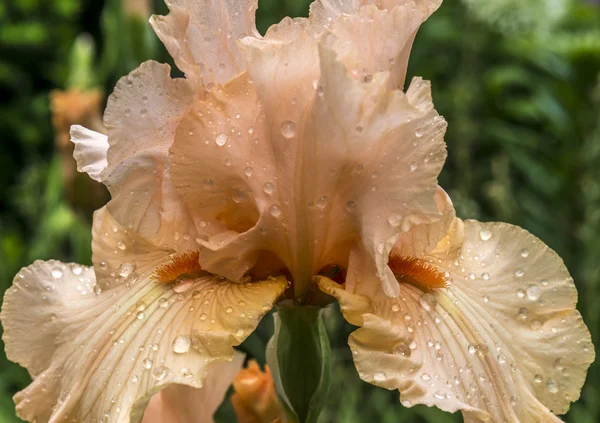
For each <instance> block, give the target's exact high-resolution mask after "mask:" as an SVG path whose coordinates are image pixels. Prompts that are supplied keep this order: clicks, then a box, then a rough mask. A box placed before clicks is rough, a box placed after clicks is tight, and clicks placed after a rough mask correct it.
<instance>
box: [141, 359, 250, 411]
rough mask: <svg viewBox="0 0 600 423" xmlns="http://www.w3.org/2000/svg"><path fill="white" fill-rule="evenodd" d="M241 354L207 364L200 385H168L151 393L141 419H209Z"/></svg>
mask: <svg viewBox="0 0 600 423" xmlns="http://www.w3.org/2000/svg"><path fill="white" fill-rule="evenodd" d="M244 357H245V356H244V354H242V353H240V352H237V351H235V352H234V356H233V360H231V361H230V362H217V363H213V364H211V365H210V366H208V373H207V375H206V379H205V380H204V386H203V387H202V388H192V387H190V386H186V385H170V386H168V387H167V388H165V389H163V390H162V391H160V392H159V393H158V394H155V395H154V396H153V397H152V399H151V400H150V403H149V404H148V407H147V408H146V411H145V413H144V418H143V420H142V423H191V422H198V423H213V422H214V420H213V414H214V413H215V411H216V410H217V408H219V405H220V404H221V403H222V402H223V399H224V398H225V394H226V393H227V390H228V389H229V387H230V386H231V382H232V381H233V379H234V378H235V376H236V374H237V372H238V371H239V370H241V368H242V365H243V364H244Z"/></svg>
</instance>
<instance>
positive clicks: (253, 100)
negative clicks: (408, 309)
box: [171, 20, 446, 297]
mask: <svg viewBox="0 0 600 423" xmlns="http://www.w3.org/2000/svg"><path fill="white" fill-rule="evenodd" d="M282 27H285V28H286V30H285V31H284V30H282V29H281V28H282ZM331 38H332V39H331V43H332V42H333V41H334V39H333V36H332V37H331ZM243 43H244V47H245V50H244V53H245V54H246V56H247V57H248V66H249V76H250V77H251V78H252V84H250V83H249V82H248V80H247V78H246V77H245V76H244V75H240V76H239V77H238V78H236V79H235V80H233V81H231V82H230V83H229V84H227V85H225V86H224V87H223V88H222V89H218V90H216V93H214V94H212V95H210V96H208V97H207V98H206V100H205V101H202V102H200V103H198V104H197V105H196V106H194V110H193V111H192V112H191V113H190V115H188V117H186V118H185V119H184V120H183V121H182V124H181V125H180V127H179V129H178V132H177V135H176V140H175V143H174V144H173V147H172V148H171V161H172V168H171V172H172V175H173V182H174V184H175V185H176V187H177V188H178V190H179V192H180V193H181V195H182V198H183V200H184V202H186V204H187V205H188V209H189V210H194V213H197V214H198V216H195V220H196V221H198V220H200V219H201V221H202V222H203V224H204V225H205V226H208V225H213V226H214V225H216V227H218V228H219V227H220V231H219V230H218V231H217V233H216V234H215V235H213V236H211V237H210V238H209V239H208V240H206V242H205V243H204V245H205V246H206V247H207V248H206V249H205V250H203V251H202V252H201V256H200V262H201V264H202V266H203V268H205V269H207V270H208V271H211V272H214V273H217V274H221V275H223V276H225V277H228V278H230V279H233V280H235V279H239V278H240V277H241V276H242V275H243V274H244V273H245V272H247V271H248V270H249V269H251V268H252V267H253V266H254V264H255V263H256V262H257V260H260V257H261V254H262V252H264V251H268V252H270V253H271V254H272V255H275V256H277V257H278V258H279V259H280V262H281V263H282V264H283V265H284V266H285V267H286V268H287V269H289V270H290V272H291V274H292V277H293V279H294V281H296V282H295V287H299V292H298V291H297V292H296V294H297V296H299V297H301V296H302V294H303V291H302V290H303V289H305V288H306V286H302V284H303V283H306V281H308V282H310V277H311V275H313V274H316V273H317V272H318V271H319V269H320V268H321V267H323V266H325V265H327V264H331V263H336V264H338V265H342V266H346V265H347V260H348V251H349V246H350V244H351V243H352V242H354V241H356V240H357V239H359V238H362V240H363V243H364V245H365V249H366V251H368V252H369V254H370V255H371V256H372V257H373V258H374V259H375V260H377V263H378V268H377V270H378V272H379V273H380V274H382V275H385V276H386V278H387V279H386V289H388V290H389V291H391V292H394V293H396V294H397V290H396V291H394V288H396V287H397V283H395V279H394V280H393V281H392V280H390V278H391V279H393V275H390V273H391V272H390V271H389V269H387V256H388V255H389V251H390V250H391V248H392V246H393V245H394V244H395V242H396V241H397V239H398V236H399V234H400V233H401V232H402V231H404V232H408V231H410V230H411V229H412V228H413V227H415V226H417V225H418V224H424V223H432V222H435V221H438V220H440V219H442V215H441V213H440V212H439V210H438V208H437V205H436V201H435V198H434V197H435V192H436V187H437V185H436V178H437V175H438V173H439V171H440V169H441V166H442V164H443V161H444V159H445V155H446V152H445V146H444V143H443V134H444V131H445V126H446V124H445V122H444V120H443V119H442V118H441V117H440V116H439V115H438V114H437V113H436V112H435V110H434V109H433V105H432V104H431V99H430V90H429V84H428V83H426V82H424V81H422V80H420V79H417V80H415V81H414V82H413V84H412V85H411V87H410V88H409V90H408V92H407V93H406V94H405V93H403V92H402V91H399V90H398V91H391V92H390V91H389V90H388V88H387V81H388V77H389V75H388V74H387V73H382V74H378V75H376V76H375V77H374V78H373V81H371V82H370V83H364V82H362V81H356V80H354V79H352V78H351V77H350V76H349V75H348V71H347V70H346V68H345V67H344V66H343V65H342V64H340V63H339V62H337V61H336V59H335V53H334V52H333V51H332V50H331V48H330V47H331V46H330V44H331V43H330V42H328V41H323V44H322V45H321V47H320V48H318V46H317V43H316V40H315V39H314V38H313V36H312V35H310V34H309V33H308V22H307V21H306V20H285V21H284V22H282V23H281V24H280V25H279V26H276V27H275V28H272V29H271V30H270V32H269V33H268V34H267V36H266V37H265V39H264V40H256V39H249V38H246V39H244V40H243ZM319 63H320V65H319ZM319 75H320V76H319ZM317 87H318V88H317ZM199 182H200V183H199ZM242 206H243V207H242ZM240 209H243V210H244V211H245V213H246V214H245V215H244V214H242V215H240V214H239V212H237V211H236V210H240ZM201 213H202V214H201ZM218 216H221V219H220V220H219V219H218ZM227 216H238V217H240V216H241V217H244V219H243V221H244V222H243V223H244V224H241V223H240V222H232V221H231V219H228V218H227ZM219 225H220V226H219ZM441 236H442V234H440V237H441ZM437 241H438V239H435V240H434V241H433V245H435V243H437ZM433 245H432V246H433ZM432 246H431V247H432Z"/></svg>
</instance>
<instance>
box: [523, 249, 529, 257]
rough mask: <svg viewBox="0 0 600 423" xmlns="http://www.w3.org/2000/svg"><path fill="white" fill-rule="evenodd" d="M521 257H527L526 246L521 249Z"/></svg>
mask: <svg viewBox="0 0 600 423" xmlns="http://www.w3.org/2000/svg"><path fill="white" fill-rule="evenodd" d="M521 257H523V258H527V257H529V250H528V249H527V248H523V249H522V250H521Z"/></svg>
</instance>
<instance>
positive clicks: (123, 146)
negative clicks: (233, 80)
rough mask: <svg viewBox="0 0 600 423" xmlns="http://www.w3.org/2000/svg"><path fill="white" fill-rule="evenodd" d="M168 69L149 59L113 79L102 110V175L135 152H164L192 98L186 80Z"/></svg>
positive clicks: (134, 154) (137, 153)
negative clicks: (105, 158)
mask: <svg viewBox="0 0 600 423" xmlns="http://www.w3.org/2000/svg"><path fill="white" fill-rule="evenodd" d="M170 73H171V68H170V66H169V65H165V64H160V63H157V62H154V61H152V60H150V61H147V62H144V63H142V64H141V65H140V67H138V68H137V69H135V70H133V71H132V72H131V73H130V74H129V75H127V76H124V77H123V78H121V79H120V80H119V82H117V85H116V86H115V90H114V91H113V93H112V94H111V95H110V97H109V98H108V104H107V106H106V111H105V113H104V126H106V129H107V131H108V143H109V144H110V148H109V150H108V168H107V169H106V170H105V172H104V174H103V175H102V176H103V179H107V178H108V177H109V176H110V174H111V173H112V172H113V170H115V169H116V168H117V167H119V166H120V165H121V163H123V162H124V161H126V160H127V159H130V158H132V157H134V156H136V155H139V154H143V153H152V152H153V153H157V154H163V155H167V152H168V150H169V147H170V146H171V144H172V143H173V134H174V133H175V129H176V128H177V125H178V124H179V121H180V120H181V118H182V117H183V116H185V114H186V113H187V110H188V109H189V107H190V106H191V104H192V100H193V91H192V89H191V87H190V85H189V83H188V81H187V80H185V79H182V78H178V79H172V78H171V76H170Z"/></svg>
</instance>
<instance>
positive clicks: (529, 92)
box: [0, 0, 600, 423]
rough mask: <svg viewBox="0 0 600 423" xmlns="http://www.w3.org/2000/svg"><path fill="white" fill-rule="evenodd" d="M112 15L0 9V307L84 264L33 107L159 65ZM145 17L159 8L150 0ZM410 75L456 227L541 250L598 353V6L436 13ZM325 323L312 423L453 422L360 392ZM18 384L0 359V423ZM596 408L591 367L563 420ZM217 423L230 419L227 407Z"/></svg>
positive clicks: (256, 346)
mask: <svg viewBox="0 0 600 423" xmlns="http://www.w3.org/2000/svg"><path fill="white" fill-rule="evenodd" d="M120 1H121V0H106V1H105V2H98V1H93V0H8V1H7V0H2V1H0V116H2V118H1V119H0V139H1V147H2V150H1V152H0V293H2V292H3V291H4V290H5V289H6V288H7V287H8V286H9V285H10V283H11V280H12V277H13V275H15V274H16V273H17V271H18V270H19V268H20V267H22V266H25V265H28V264H30V263H31V262H32V261H33V260H35V259H48V258H56V259H61V260H65V261H75V262H80V263H89V262H90V236H91V235H90V214H89V212H87V213H86V212H82V211H81V210H76V209H75V208H73V207H72V206H71V205H70V204H69V203H68V202H67V200H66V195H65V187H64V183H63V173H62V168H61V165H60V158H59V157H58V154H57V153H56V152H55V148H54V141H53V139H54V135H53V129H52V126H51V114H50V108H49V100H48V95H49V92H50V90H52V89H55V88H59V89H64V88H67V87H69V86H73V85H84V86H85V85H94V84H97V85H99V86H100V87H101V88H103V89H104V90H105V92H110V91H111V89H112V86H113V85H114V83H115V81H116V80H117V79H118V78H119V77H120V76H122V75H123V74H125V73H127V72H129V71H130V70H132V69H133V68H134V67H135V66H137V65H138V64H139V63H140V62H141V61H143V60H146V59H148V58H155V59H157V60H159V61H170V59H169V58H168V56H167V55H166V53H165V51H164V48H163V47H162V46H161V45H160V43H159V42H158V40H157V39H156V38H155V37H154V36H153V35H152V33H151V31H150V28H149V25H146V24H145V21H146V18H145V17H141V16H128V15H127V14H125V13H124V12H123V10H122V9H121V4H120ZM153 10H154V11H155V12H157V13H163V14H164V13H165V10H166V9H165V6H164V4H162V2H161V1H160V0H157V1H156V2H155V4H154V5H153ZM307 10H308V1H307V0H301V1H300V0H261V2H260V9H259V12H258V27H259V29H260V30H261V31H262V32H264V31H265V30H266V28H267V27H268V26H269V25H270V24H272V23H274V22H277V21H278V20H279V19H281V18H282V17H283V16H285V15H294V16H300V15H306V14H307ZM82 33H88V34H90V35H91V39H92V40H93V41H94V42H95V45H96V46H97V47H96V51H97V54H96V57H95V59H94V63H93V66H92V69H93V74H82V73H81V72H79V73H77V69H76V66H74V64H73V60H72V57H73V56H72V51H73V45H74V42H75V39H76V37H77V36H78V34H82ZM80 47H81V46H80ZM88 47H90V48H91V45H88ZM88 69H89V68H88ZM409 75H420V76H423V77H424V78H426V79H429V80H431V81H432V84H433V95H434V102H435V104H436V107H437V109H438V111H440V113H441V114H442V115H444V116H445V117H446V120H447V121H448V122H449V129H448V133H447V137H446V141H447V144H448V152H449V156H448V160H447V165H446V167H445V169H444V171H443V173H442V175H441V178H440V184H441V185H442V186H443V187H444V188H445V189H446V190H447V191H448V192H449V193H450V195H451V197H452V199H453V200H454V202H455V206H456V209H457V213H458V215H459V216H460V217H463V218H477V219H480V220H484V221H493V220H501V221H506V222H510V223H514V224H517V225H520V226H523V227H524V228H526V229H528V230H529V231H531V232H532V233H534V234H535V235H537V236H538V237H540V238H541V239H542V240H544V241H545V242H546V243H547V244H548V245H550V247H552V248H553V249H555V250H556V251H557V252H558V253H559V254H560V255H561V257H562V258H563V259H564V260H565V262H566V264H567V267H568V268H569V269H570V271H571V273H572V275H573V277H574V278H575V281H576V284H577V287H578V289H579V294H580V302H579V309H580V310H581V312H582V313H583V315H584V319H585V321H586V322H587V324H588V326H589V328H590V330H591V332H592V336H593V338H594V340H595V342H596V343H597V342H600V341H599V338H598V337H599V336H600V303H599V302H597V301H596V296H597V295H600V260H599V257H600V123H599V122H600V9H599V8H598V6H597V5H595V4H593V3H592V2H591V1H589V2H584V1H582V0H519V1H517V0H463V1H459V0H446V1H445V2H444V4H443V5H442V7H441V8H440V10H439V11H438V12H436V13H435V15H434V16H433V17H432V18H431V19H430V20H429V21H428V22H427V23H426V24H425V25H424V26H423V27H422V29H421V31H420V32H419V34H418V36H417V39H416V42H415V45H414V47H413V54H412V58H411V62H410V68H409ZM74 81H75V82H74ZM81 81H83V82H81ZM328 313H329V315H330V316H329V317H330V318H329V319H327V322H328V326H329V327H328V329H329V330H330V334H331V339H332V344H333V345H332V347H333V355H334V356H335V361H334V372H333V374H334V378H333V381H332V383H333V386H332V388H333V389H332V395H331V396H330V398H329V399H328V405H327V408H326V411H325V413H324V414H323V415H322V418H321V421H322V422H335V423H360V422H372V421H376V422H383V423H386V422H401V421H410V422H436V423H444V422H456V421H460V417H459V416H457V415H455V416H452V415H449V414H445V413H441V412H439V411H437V410H435V409H430V408H427V407H423V406H418V407H414V408H412V409H405V408H403V407H402V406H400V405H399V401H398V396H397V393H396V392H387V391H385V390H382V389H378V388H375V387H372V386H370V385H367V384H366V383H363V382H361V381H360V380H359V379H358V376H357V374H356V371H355V369H354V368H353V366H352V358H351V355H350V351H349V349H348V347H347V345H346V338H347V335H348V334H349V333H350V332H351V331H352V327H350V325H348V324H347V323H345V322H344V321H343V320H342V319H341V317H340V315H339V312H338V311H337V310H335V309H332V310H329V311H328ZM271 333H272V319H271V318H270V317H268V318H266V319H265V320H264V321H263V323H262V324H261V326H260V327H259V329H258V330H257V331H256V333H255V334H254V335H252V336H251V337H250V338H249V339H248V341H246V342H245V343H244V345H243V349H244V350H245V351H246V352H247V353H248V354H249V355H250V356H254V357H256V358H257V359H258V360H259V361H260V362H263V363H264V345H265V344H266V342H267V340H268V339H269V337H270V335H271ZM0 347H1V344H0ZM28 382H29V376H28V375H27V372H26V371H25V370H24V369H22V368H20V367H19V366H18V365H16V364H14V363H10V362H8V361H7V360H6V357H5V356H4V352H3V348H0V422H7V423H12V422H18V421H19V420H18V419H17V418H16V417H14V405H13V403H12V400H11V396H12V395H13V394H14V393H15V392H17V391H18V390H20V389H22V388H23V387H24V386H25V385H26V384H27V383H28ZM599 397H600V366H599V365H597V364H594V365H592V368H591V369H590V372H589V374H588V380H587V382H586V385H585V387H584V390H583V392H582V399H581V400H580V401H578V402H577V403H575V404H574V405H573V406H572V407H571V410H570V411H569V413H568V414H567V415H566V416H565V420H566V421H567V422H577V423H594V422H598V421H600V403H599V402H598V401H597V400H596V399H597V398H599ZM219 416H220V419H221V421H232V420H231V419H232V417H231V416H232V414H231V408H230V406H229V405H228V404H225V405H224V406H223V407H222V409H221V410H220V411H219Z"/></svg>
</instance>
